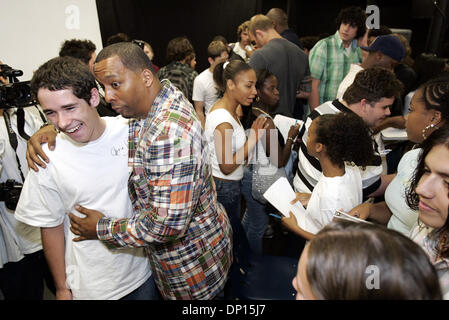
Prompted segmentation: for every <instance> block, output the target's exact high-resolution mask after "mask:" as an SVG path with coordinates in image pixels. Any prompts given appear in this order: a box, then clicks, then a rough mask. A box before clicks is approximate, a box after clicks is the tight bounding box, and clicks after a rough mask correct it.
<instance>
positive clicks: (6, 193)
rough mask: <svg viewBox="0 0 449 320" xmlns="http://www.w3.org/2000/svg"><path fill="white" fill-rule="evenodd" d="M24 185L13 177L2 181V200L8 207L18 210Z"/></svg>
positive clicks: (0, 197) (0, 186)
mask: <svg viewBox="0 0 449 320" xmlns="http://www.w3.org/2000/svg"><path fill="white" fill-rule="evenodd" d="M22 187H23V185H22V184H21V183H19V182H17V181H15V180H13V179H8V180H6V182H3V183H0V201H4V202H5V206H6V208H8V209H9V210H16V207H17V203H18V202H19V198H20V192H21V191H22Z"/></svg>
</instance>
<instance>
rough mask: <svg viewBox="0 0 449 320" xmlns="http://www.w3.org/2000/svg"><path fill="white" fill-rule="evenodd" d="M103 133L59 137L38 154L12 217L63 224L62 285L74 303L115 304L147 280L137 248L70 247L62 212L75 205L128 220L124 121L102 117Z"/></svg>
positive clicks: (145, 265) (83, 244)
mask: <svg viewBox="0 0 449 320" xmlns="http://www.w3.org/2000/svg"><path fill="white" fill-rule="evenodd" d="M103 119H104V120H105V121H106V129H105V131H104V133H103V134H102V135H101V137H100V138H98V139H97V140H95V141H92V142H89V143H87V144H80V143H76V142H74V141H73V140H71V139H70V138H69V137H68V136H67V135H65V134H60V135H58V137H57V140H56V148H55V150H54V151H49V150H48V146H47V145H44V148H43V149H44V152H45V153H46V154H47V156H48V157H49V158H50V162H49V164H47V168H46V169H40V170H39V172H34V171H32V170H31V171H30V172H29V173H28V176H27V178H26V182H25V184H24V187H23V191H22V195H21V197H20V200H19V204H18V206H17V209H16V218H17V219H18V220H20V221H22V222H25V223H27V224H30V225H34V226H39V227H55V226H58V225H60V224H61V223H64V231H65V240H66V246H65V263H66V276H67V286H68V288H69V289H71V290H72V295H73V298H74V299H77V300H79V299H102V300H103V299H119V298H121V297H123V296H125V295H127V294H128V293H130V292H132V291H134V290H135V289H137V288H138V287H140V286H141V285H142V284H143V283H144V282H145V281H146V280H147V279H148V278H149V277H150V275H151V269H150V265H149V261H148V258H147V257H146V255H145V252H144V249H143V248H121V249H108V248H107V247H106V245H105V244H104V243H102V242H101V241H98V240H90V241H82V242H73V241H72V239H73V238H75V235H74V234H73V233H72V232H71V231H70V229H69V225H70V222H69V219H68V213H69V212H72V213H74V214H77V215H78V216H81V214H79V213H78V212H77V211H76V210H75V209H74V206H75V204H80V205H82V206H84V207H86V208H88V209H93V210H98V211H100V212H102V213H103V214H104V215H106V216H108V217H116V218H125V217H131V216H132V215H133V209H132V205H131V200H130V199H129V196H128V121H127V120H125V119H123V118H122V117H104V118H103Z"/></svg>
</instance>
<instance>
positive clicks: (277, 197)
mask: <svg viewBox="0 0 449 320" xmlns="http://www.w3.org/2000/svg"><path fill="white" fill-rule="evenodd" d="M263 196H264V197H265V199H267V200H268V202H270V203H271V204H272V205H273V207H275V208H276V209H277V210H279V212H280V213H282V214H283V215H284V216H286V217H288V216H290V214H289V212H290V211H291V212H292V213H293V214H294V215H295V217H296V221H297V222H298V225H299V226H300V227H301V228H302V229H306V226H305V225H306V219H305V217H306V209H304V207H303V206H302V204H301V202H299V201H297V202H296V203H295V204H290V202H291V201H292V200H293V199H295V197H296V194H295V192H294V191H293V189H292V187H291V186H290V183H289V182H288V180H287V179H286V178H284V177H282V178H279V179H278V180H277V181H276V182H275V183H273V184H272V185H271V187H269V188H268V190H267V191H266V192H265V193H264V194H263Z"/></svg>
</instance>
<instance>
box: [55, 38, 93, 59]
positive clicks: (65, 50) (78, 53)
mask: <svg viewBox="0 0 449 320" xmlns="http://www.w3.org/2000/svg"><path fill="white" fill-rule="evenodd" d="M96 49H97V47H96V46H95V44H94V43H93V42H92V41H90V40H79V39H71V40H66V41H64V43H63V44H62V46H61V50H59V56H60V57H74V58H78V59H80V60H81V61H83V62H84V63H85V64H88V63H89V60H90V59H91V57H92V53H94V52H95V50H96Z"/></svg>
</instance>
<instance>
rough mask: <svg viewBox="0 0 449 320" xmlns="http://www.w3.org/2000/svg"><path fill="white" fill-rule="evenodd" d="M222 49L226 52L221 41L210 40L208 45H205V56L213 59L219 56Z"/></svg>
mask: <svg viewBox="0 0 449 320" xmlns="http://www.w3.org/2000/svg"><path fill="white" fill-rule="evenodd" d="M223 51H226V52H228V50H227V48H226V46H225V45H224V43H223V42H221V41H212V42H211V43H209V46H208V47H207V56H208V57H210V58H212V59H215V58H216V57H219V56H221V53H222V52H223Z"/></svg>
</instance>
